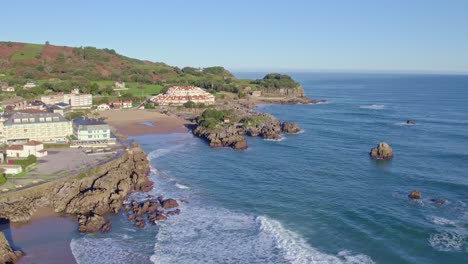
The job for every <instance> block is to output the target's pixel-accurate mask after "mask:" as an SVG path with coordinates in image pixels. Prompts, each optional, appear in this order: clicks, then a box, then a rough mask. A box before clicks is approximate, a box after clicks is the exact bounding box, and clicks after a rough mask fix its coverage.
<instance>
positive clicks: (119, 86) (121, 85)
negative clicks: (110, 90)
mask: <svg viewBox="0 0 468 264" xmlns="http://www.w3.org/2000/svg"><path fill="white" fill-rule="evenodd" d="M114 89H116V90H126V88H125V83H124V82H123V81H116V82H115V83H114Z"/></svg>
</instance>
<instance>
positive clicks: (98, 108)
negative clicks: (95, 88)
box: [97, 104, 110, 111]
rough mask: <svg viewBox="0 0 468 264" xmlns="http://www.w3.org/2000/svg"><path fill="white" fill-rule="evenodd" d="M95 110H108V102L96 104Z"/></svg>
mask: <svg viewBox="0 0 468 264" xmlns="http://www.w3.org/2000/svg"><path fill="white" fill-rule="evenodd" d="M97 110H98V111H106V110H110V106H109V105H108V104H100V105H98V107H97Z"/></svg>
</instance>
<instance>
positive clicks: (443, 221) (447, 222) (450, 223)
mask: <svg viewBox="0 0 468 264" xmlns="http://www.w3.org/2000/svg"><path fill="white" fill-rule="evenodd" d="M427 220H428V221H429V222H431V223H433V224H436V225H440V226H455V225H456V223H455V221H452V220H450V219H447V218H443V217H439V216H432V215H431V216H428V217H427Z"/></svg>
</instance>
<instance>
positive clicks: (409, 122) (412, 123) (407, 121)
mask: <svg viewBox="0 0 468 264" xmlns="http://www.w3.org/2000/svg"><path fill="white" fill-rule="evenodd" d="M406 124H407V125H416V122H415V121H414V120H406Z"/></svg>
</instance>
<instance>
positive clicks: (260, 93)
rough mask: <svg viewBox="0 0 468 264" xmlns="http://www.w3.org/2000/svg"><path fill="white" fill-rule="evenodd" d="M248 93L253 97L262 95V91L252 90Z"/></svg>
mask: <svg viewBox="0 0 468 264" xmlns="http://www.w3.org/2000/svg"><path fill="white" fill-rule="evenodd" d="M250 95H251V96H253V97H260V96H262V91H252V92H251V93H250Z"/></svg>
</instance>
